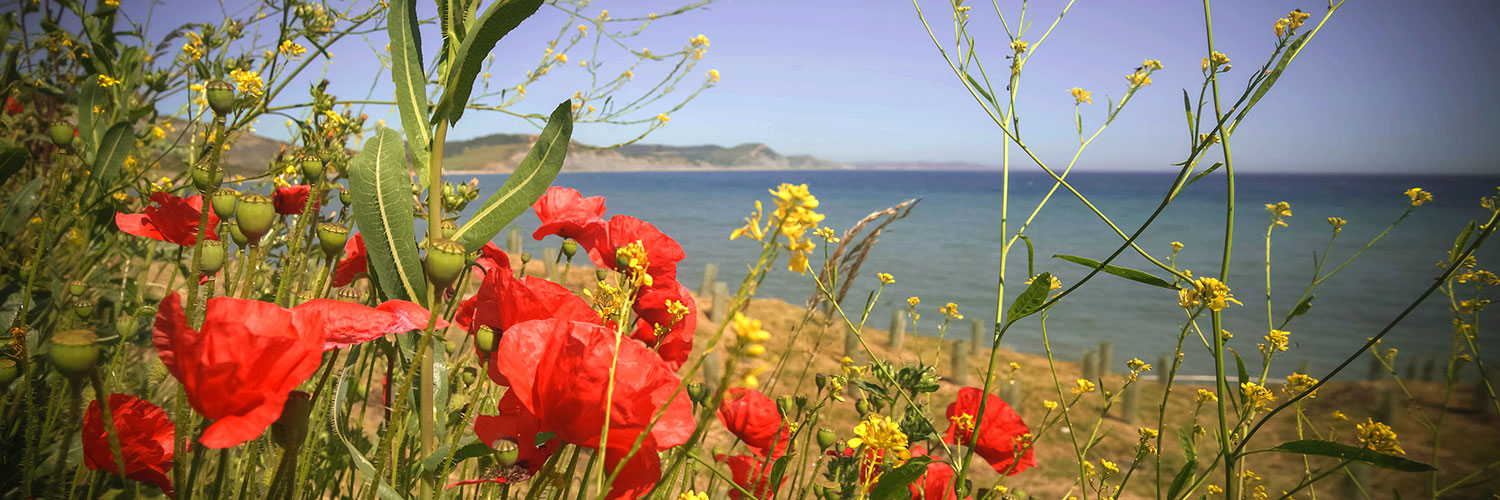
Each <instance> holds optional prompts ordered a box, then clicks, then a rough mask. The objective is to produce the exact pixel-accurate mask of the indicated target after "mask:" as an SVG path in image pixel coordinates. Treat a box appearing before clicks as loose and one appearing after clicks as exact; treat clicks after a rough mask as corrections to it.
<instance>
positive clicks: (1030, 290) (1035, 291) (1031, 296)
mask: <svg viewBox="0 0 1500 500" xmlns="http://www.w3.org/2000/svg"><path fill="white" fill-rule="evenodd" d="M1050 290H1052V273H1042V274H1038V275H1037V276H1036V278H1033V279H1032V280H1031V286H1028V287H1026V291H1024V292H1021V294H1020V295H1017V296H1016V300H1015V301H1012V302H1011V303H1010V309H1009V310H1007V311H1006V312H1005V321H1006V322H1007V323H1015V322H1016V321H1017V320H1019V319H1021V318H1024V317H1027V316H1030V315H1032V314H1036V312H1037V311H1040V310H1041V309H1042V304H1045V303H1046V302H1047V292H1048V291H1050Z"/></svg>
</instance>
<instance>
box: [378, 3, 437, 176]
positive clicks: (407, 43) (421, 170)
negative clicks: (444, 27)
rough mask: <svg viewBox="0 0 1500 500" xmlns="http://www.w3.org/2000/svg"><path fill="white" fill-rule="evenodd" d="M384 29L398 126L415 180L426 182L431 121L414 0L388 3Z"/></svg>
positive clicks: (420, 37)
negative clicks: (388, 45) (388, 40)
mask: <svg viewBox="0 0 1500 500" xmlns="http://www.w3.org/2000/svg"><path fill="white" fill-rule="evenodd" d="M386 31H387V32H388V33H389V35H390V38H391V81H392V82H393V83H395V84H396V109H397V110H399V111H400V112H401V128H402V130H405V131H406V144H407V145H408V146H409V147H410V148H411V155H412V160H413V162H414V163H416V170H417V182H418V183H419V184H421V185H423V186H426V185H427V165H428V163H427V162H428V161H429V158H428V156H429V151H431V150H432V123H431V122H429V121H428V118H427V74H426V73H424V72H423V71H422V33H421V31H419V30H418V28H417V5H416V1H415V0H395V1H393V2H391V10H390V18H389V19H387V20H386Z"/></svg>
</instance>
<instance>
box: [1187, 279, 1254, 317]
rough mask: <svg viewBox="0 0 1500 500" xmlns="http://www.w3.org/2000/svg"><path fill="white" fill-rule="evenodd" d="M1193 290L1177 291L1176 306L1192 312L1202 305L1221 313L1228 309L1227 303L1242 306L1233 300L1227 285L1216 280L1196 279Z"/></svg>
mask: <svg viewBox="0 0 1500 500" xmlns="http://www.w3.org/2000/svg"><path fill="white" fill-rule="evenodd" d="M1192 284H1193V288H1184V289H1181V290H1178V291H1177V305H1178V306H1181V307H1182V308H1183V309H1188V310H1192V309H1194V308H1197V307H1199V306H1201V305H1203V304H1208V308H1209V309H1212V310H1214V311H1222V310H1224V308H1225V307H1229V303H1230V302H1233V303H1236V304H1240V305H1244V304H1242V303H1240V301H1238V300H1235V299H1234V294H1233V293H1232V292H1230V290H1229V285H1225V284H1224V282H1222V281H1219V280H1218V279H1216V278H1207V277H1204V278H1198V279H1196V280H1193V282H1192Z"/></svg>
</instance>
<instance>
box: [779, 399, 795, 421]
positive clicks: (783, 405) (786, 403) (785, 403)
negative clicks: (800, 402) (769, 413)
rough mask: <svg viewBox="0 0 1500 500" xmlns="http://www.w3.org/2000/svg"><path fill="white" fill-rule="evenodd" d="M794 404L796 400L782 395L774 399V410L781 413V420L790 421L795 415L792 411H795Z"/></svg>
mask: <svg viewBox="0 0 1500 500" xmlns="http://www.w3.org/2000/svg"><path fill="white" fill-rule="evenodd" d="M796 404H797V400H796V399H794V398H792V395H790V394H782V395H781V396H778V397H777V398H776V409H777V410H780V411H781V417H782V418H787V419H790V418H793V417H795V416H796V413H795V412H794V410H796V407H795V406H794V405H796Z"/></svg>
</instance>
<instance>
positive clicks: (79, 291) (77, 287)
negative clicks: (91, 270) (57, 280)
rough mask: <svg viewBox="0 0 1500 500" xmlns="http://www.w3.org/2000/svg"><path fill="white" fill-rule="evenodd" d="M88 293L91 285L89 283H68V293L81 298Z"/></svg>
mask: <svg viewBox="0 0 1500 500" xmlns="http://www.w3.org/2000/svg"><path fill="white" fill-rule="evenodd" d="M87 291H89V284H88V282H87V281H83V280H73V281H69V282H68V293H69V294H72V295H73V296H74V297H81V296H83V293H84V292H87Z"/></svg>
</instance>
